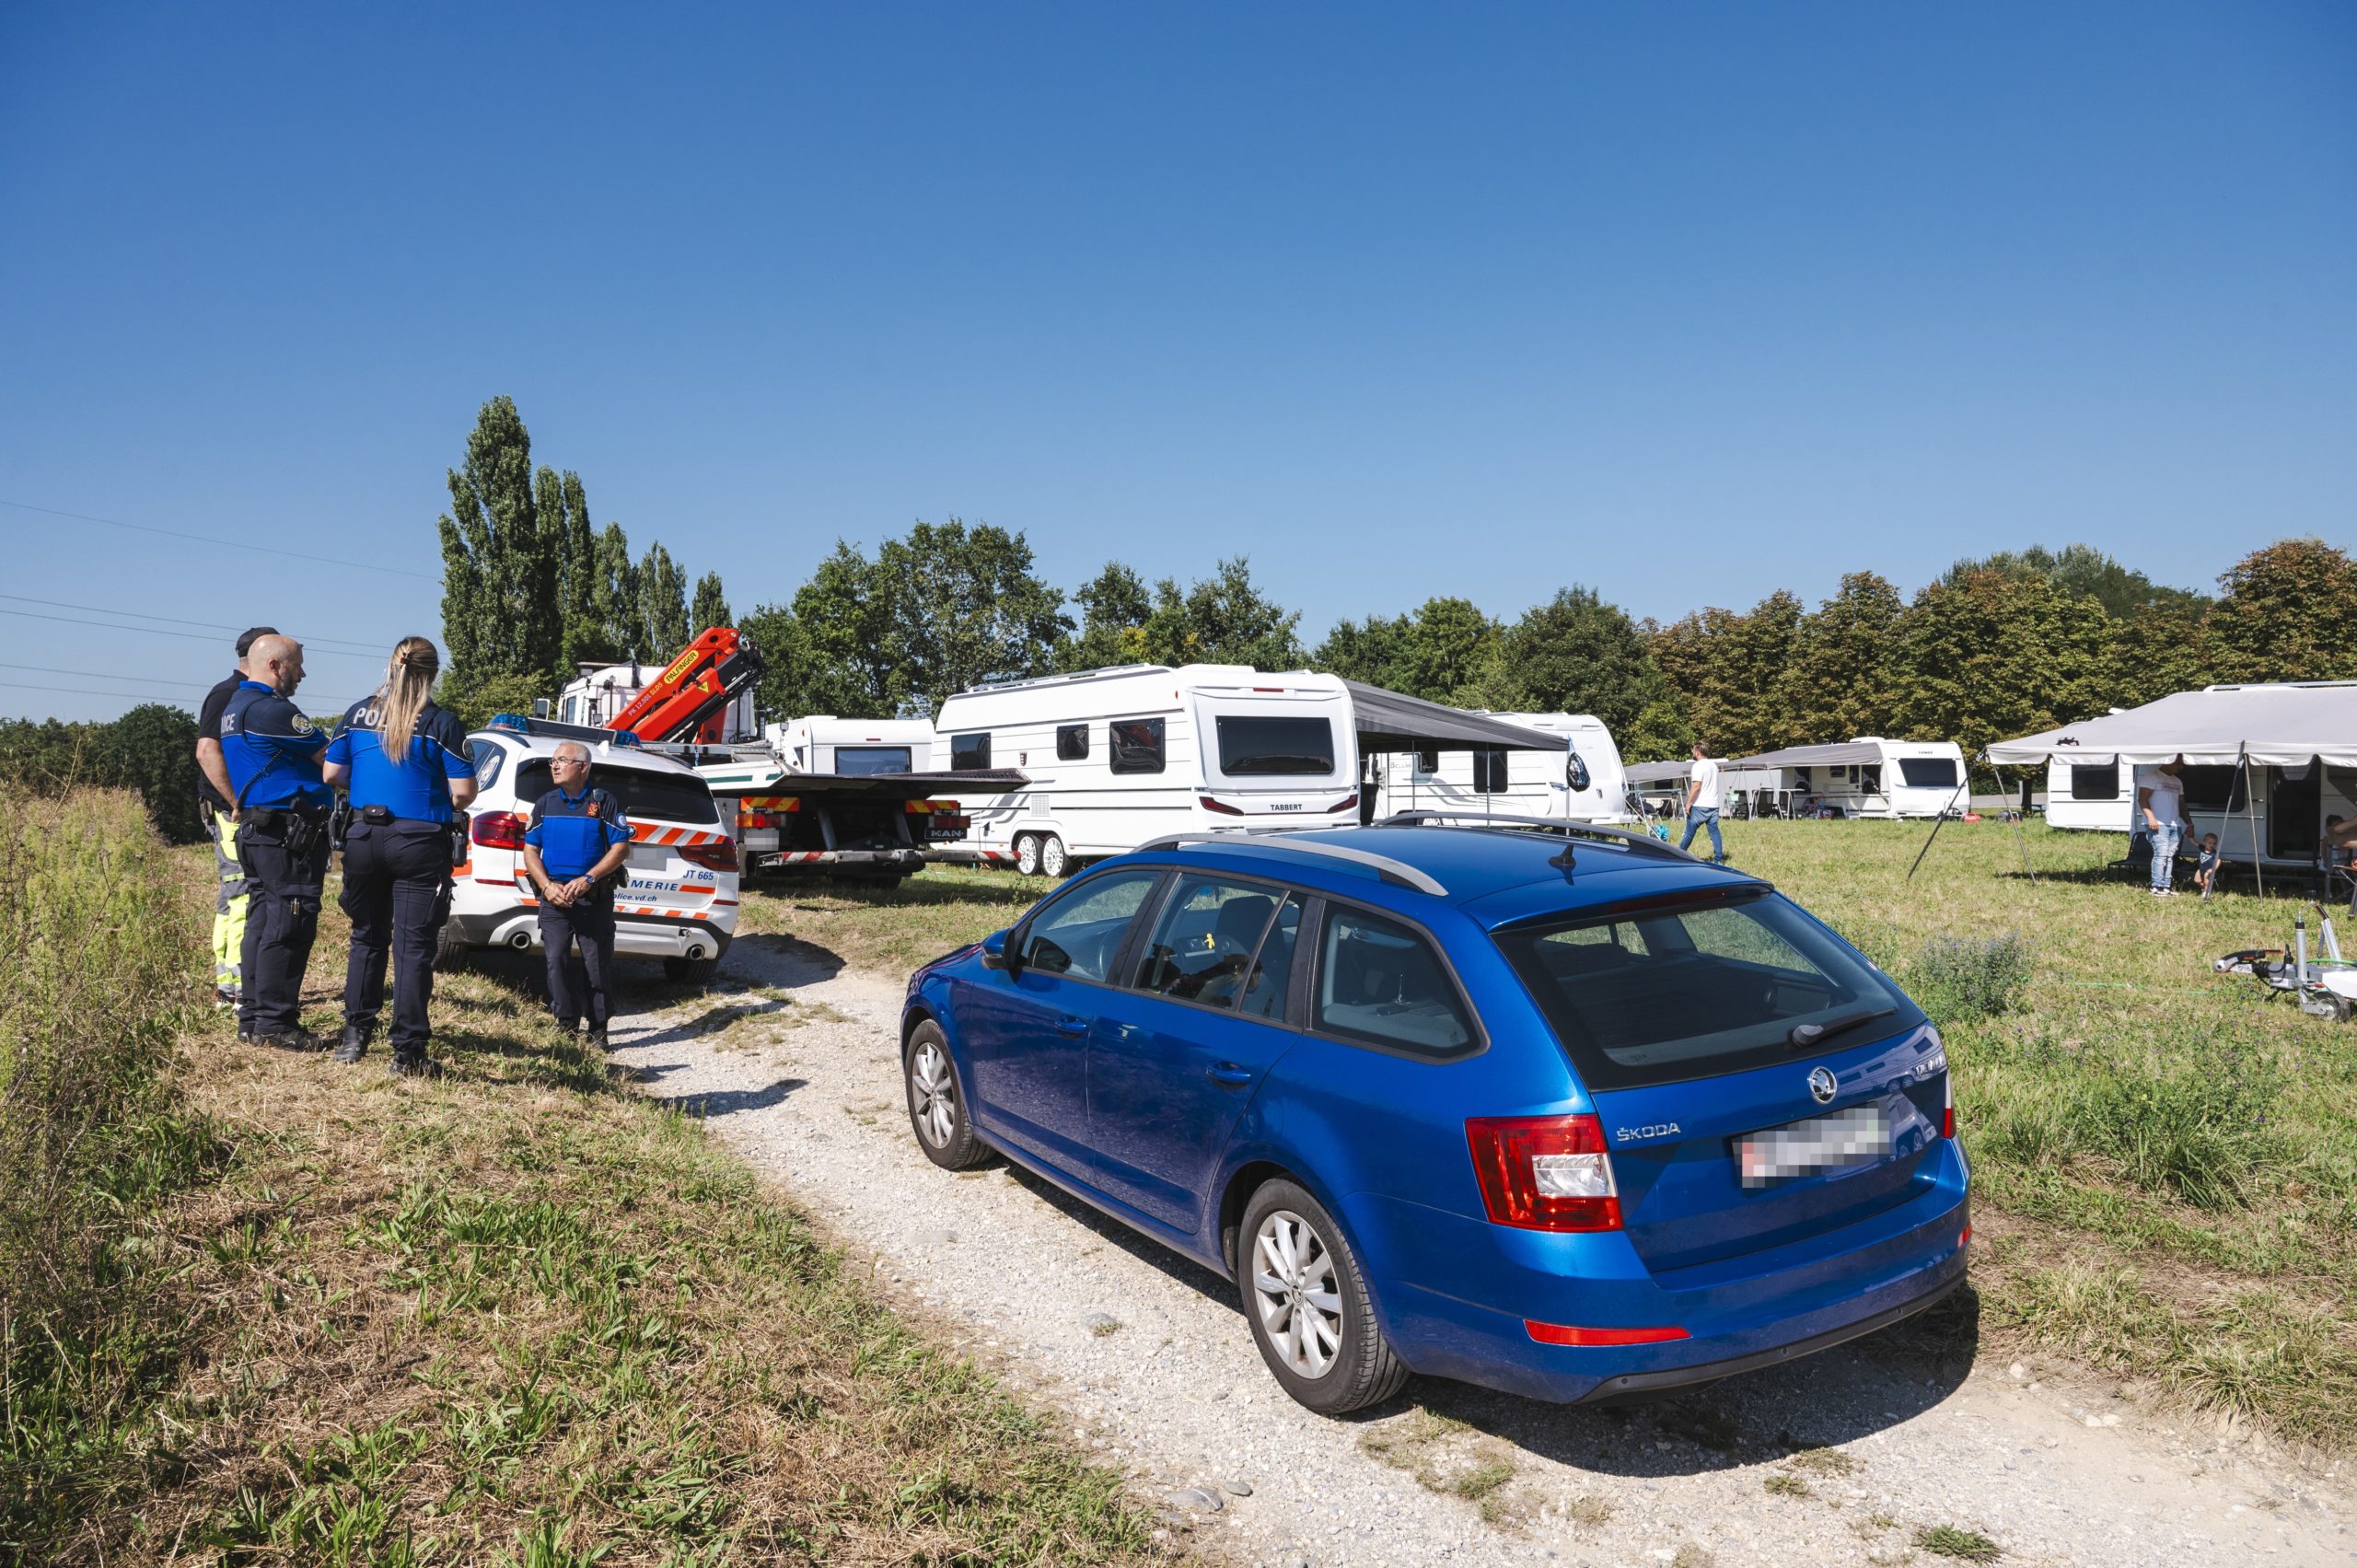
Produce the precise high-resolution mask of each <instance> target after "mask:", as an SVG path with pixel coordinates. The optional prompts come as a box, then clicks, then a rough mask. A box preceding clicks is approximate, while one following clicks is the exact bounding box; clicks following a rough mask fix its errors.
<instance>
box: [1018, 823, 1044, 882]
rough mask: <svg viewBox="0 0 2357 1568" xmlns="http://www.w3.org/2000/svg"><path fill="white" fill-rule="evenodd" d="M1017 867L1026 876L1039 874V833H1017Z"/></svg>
mask: <svg viewBox="0 0 2357 1568" xmlns="http://www.w3.org/2000/svg"><path fill="white" fill-rule="evenodd" d="M1015 869H1016V870H1017V871H1020V872H1021V873H1023V875H1025V876H1026V877H1037V876H1038V875H1039V834H1037V833H1017V834H1016V836H1015Z"/></svg>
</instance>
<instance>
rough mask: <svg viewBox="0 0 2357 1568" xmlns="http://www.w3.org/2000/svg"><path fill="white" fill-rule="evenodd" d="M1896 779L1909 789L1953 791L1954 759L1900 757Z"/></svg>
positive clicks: (1954, 785) (1954, 779) (1954, 777)
mask: <svg viewBox="0 0 2357 1568" xmlns="http://www.w3.org/2000/svg"><path fill="white" fill-rule="evenodd" d="M1898 778H1899V782H1900V783H1901V784H1905V785H1906V786H1907V787H1908V788H1909V789H1954V788H1955V787H1956V759H1955V758H1953V757H1901V758H1900V759H1899V760H1898Z"/></svg>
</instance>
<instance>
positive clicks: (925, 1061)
mask: <svg viewBox="0 0 2357 1568" xmlns="http://www.w3.org/2000/svg"><path fill="white" fill-rule="evenodd" d="M906 1076H907V1078H908V1088H909V1125H910V1126H911V1128H913V1129H915V1131H916V1135H917V1147H919V1148H921V1149H923V1151H924V1157H925V1158H927V1159H929V1160H931V1161H932V1162H933V1163H934V1164H935V1165H937V1166H939V1167H941V1168H942V1169H944V1170H967V1169H970V1168H971V1167H975V1166H978V1165H980V1164H981V1163H982V1161H984V1160H985V1159H988V1158H989V1157H990V1152H991V1151H990V1145H988V1144H984V1143H983V1142H982V1141H981V1139H980V1138H978V1137H976V1136H975V1135H974V1126H973V1123H972V1122H971V1121H969V1120H967V1116H966V1097H965V1096H964V1095H963V1094H962V1093H960V1092H959V1090H958V1064H957V1063H954V1062H952V1061H950V1060H949V1042H948V1041H947V1040H944V1039H943V1038H942V1034H941V1026H940V1025H938V1024H935V1023H934V1022H933V1021H932V1020H931V1019H927V1020H926V1021H925V1022H923V1023H922V1024H919V1025H918V1026H917V1027H916V1028H915V1030H914V1031H913V1032H912V1033H911V1035H910V1036H909V1055H908V1066H907V1070H906Z"/></svg>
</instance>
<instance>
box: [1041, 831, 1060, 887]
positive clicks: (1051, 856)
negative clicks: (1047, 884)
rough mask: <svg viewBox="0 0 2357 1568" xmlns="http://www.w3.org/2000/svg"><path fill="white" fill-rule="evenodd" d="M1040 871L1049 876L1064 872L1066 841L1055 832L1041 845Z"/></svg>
mask: <svg viewBox="0 0 2357 1568" xmlns="http://www.w3.org/2000/svg"><path fill="white" fill-rule="evenodd" d="M1039 871H1040V874H1041V875H1042V876H1047V877H1062V875H1063V874H1064V842H1063V840H1062V839H1060V838H1058V837H1056V835H1055V834H1053V833H1050V834H1049V835H1048V836H1047V838H1046V839H1045V840H1044V841H1042V842H1041V843H1040V845H1039Z"/></svg>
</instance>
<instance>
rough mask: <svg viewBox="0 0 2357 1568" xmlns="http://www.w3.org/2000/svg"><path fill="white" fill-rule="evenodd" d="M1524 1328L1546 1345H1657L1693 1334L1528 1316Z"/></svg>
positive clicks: (1666, 1329)
mask: <svg viewBox="0 0 2357 1568" xmlns="http://www.w3.org/2000/svg"><path fill="white" fill-rule="evenodd" d="M1522 1330H1523V1332H1524V1333H1526V1334H1528V1335H1529V1336H1530V1337H1531V1338H1532V1339H1534V1340H1537V1341H1538V1342H1539V1343H1540V1344H1542V1345H1657V1344H1661V1343H1664V1342H1666V1341H1670V1340H1687V1339H1691V1338H1693V1336H1692V1335H1691V1334H1689V1333H1688V1332H1687V1331H1686V1330H1683V1329H1678V1328H1662V1329H1574V1328H1573V1327H1572V1326H1571V1325H1570V1324H1568V1323H1540V1322H1538V1321H1535V1320H1534V1319H1531V1318H1524V1319H1523V1320H1522Z"/></svg>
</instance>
